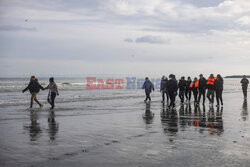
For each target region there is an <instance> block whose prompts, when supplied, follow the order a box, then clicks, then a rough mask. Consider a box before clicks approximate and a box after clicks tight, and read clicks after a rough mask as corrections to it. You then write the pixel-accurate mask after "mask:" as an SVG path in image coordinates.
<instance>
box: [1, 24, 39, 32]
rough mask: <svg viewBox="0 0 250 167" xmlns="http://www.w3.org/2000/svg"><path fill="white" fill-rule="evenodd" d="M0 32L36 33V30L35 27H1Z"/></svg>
mask: <svg viewBox="0 0 250 167" xmlns="http://www.w3.org/2000/svg"><path fill="white" fill-rule="evenodd" d="M0 31H37V29H36V28H35V27H31V28H29V27H22V26H11V25H3V26H0Z"/></svg>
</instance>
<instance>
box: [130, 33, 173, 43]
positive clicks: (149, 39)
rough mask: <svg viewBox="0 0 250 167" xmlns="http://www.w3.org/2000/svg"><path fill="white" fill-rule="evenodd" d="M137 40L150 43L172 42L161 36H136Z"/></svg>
mask: <svg viewBox="0 0 250 167" xmlns="http://www.w3.org/2000/svg"><path fill="white" fill-rule="evenodd" d="M135 42H137V43H149V44H168V43H169V42H170V40H169V39H164V38H162V37H160V36H151V35H147V36H143V37H139V38H136V40H135Z"/></svg>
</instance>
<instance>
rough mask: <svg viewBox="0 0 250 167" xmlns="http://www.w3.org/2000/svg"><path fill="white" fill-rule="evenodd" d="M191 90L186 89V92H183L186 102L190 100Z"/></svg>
mask: <svg viewBox="0 0 250 167" xmlns="http://www.w3.org/2000/svg"><path fill="white" fill-rule="evenodd" d="M191 93H192V92H191V90H190V89H187V90H185V96H186V99H187V100H189V101H190V100H191Z"/></svg>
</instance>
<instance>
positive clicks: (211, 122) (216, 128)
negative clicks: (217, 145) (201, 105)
mask: <svg viewBox="0 0 250 167" xmlns="http://www.w3.org/2000/svg"><path fill="white" fill-rule="evenodd" d="M222 113H223V107H222V108H219V107H217V110H216V112H214V108H213V107H210V108H209V111H208V113H207V128H208V131H209V132H210V134H217V135H220V134H222V133H223V131H224V130H223V120H222Z"/></svg>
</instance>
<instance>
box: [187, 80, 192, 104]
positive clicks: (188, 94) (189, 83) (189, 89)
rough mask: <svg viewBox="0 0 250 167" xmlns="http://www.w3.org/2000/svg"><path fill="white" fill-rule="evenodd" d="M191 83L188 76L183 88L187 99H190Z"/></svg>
mask: <svg viewBox="0 0 250 167" xmlns="http://www.w3.org/2000/svg"><path fill="white" fill-rule="evenodd" d="M191 83H192V80H191V78H190V77H188V79H187V81H186V90H185V96H186V99H187V101H190V100H191V93H192V91H191V88H190V85H191Z"/></svg>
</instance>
